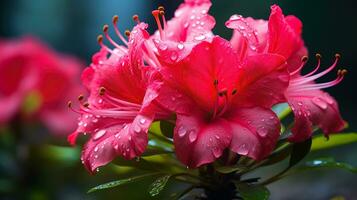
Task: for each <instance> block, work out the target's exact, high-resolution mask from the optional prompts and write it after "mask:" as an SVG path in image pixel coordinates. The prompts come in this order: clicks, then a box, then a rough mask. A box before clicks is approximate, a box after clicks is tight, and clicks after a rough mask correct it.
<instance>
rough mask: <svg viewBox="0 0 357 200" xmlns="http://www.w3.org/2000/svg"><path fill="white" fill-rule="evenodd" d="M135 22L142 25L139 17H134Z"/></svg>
mask: <svg viewBox="0 0 357 200" xmlns="http://www.w3.org/2000/svg"><path fill="white" fill-rule="evenodd" d="M133 20H134V21H135V22H137V23H140V19H139V15H133Z"/></svg>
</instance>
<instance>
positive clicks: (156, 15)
mask: <svg viewBox="0 0 357 200" xmlns="http://www.w3.org/2000/svg"><path fill="white" fill-rule="evenodd" d="M151 13H152V15H153V16H154V18H155V21H156V24H157V28H158V29H159V33H160V38H161V40H164V31H163V29H162V26H161V22H160V18H159V14H160V11H159V10H153V11H152V12H151Z"/></svg>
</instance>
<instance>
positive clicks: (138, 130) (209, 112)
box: [68, 0, 346, 172]
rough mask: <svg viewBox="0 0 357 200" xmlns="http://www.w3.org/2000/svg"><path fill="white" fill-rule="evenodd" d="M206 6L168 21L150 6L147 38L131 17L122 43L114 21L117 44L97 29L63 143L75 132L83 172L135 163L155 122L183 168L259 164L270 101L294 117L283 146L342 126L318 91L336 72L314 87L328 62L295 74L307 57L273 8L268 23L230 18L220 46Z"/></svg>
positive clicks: (271, 120) (297, 24) (275, 127)
mask: <svg viewBox="0 0 357 200" xmlns="http://www.w3.org/2000/svg"><path fill="white" fill-rule="evenodd" d="M210 6H211V2H210V1H209V0H185V2H184V3H182V4H181V5H180V7H179V8H178V9H177V10H176V12H175V16H174V17H173V19H171V20H169V21H166V19H165V11H164V8H163V7H159V8H158V9H157V10H154V11H153V12H152V14H153V16H154V17H155V20H156V22H157V26H158V31H156V32H155V33H154V34H153V35H150V34H149V33H148V32H147V31H146V29H147V26H148V25H147V24H145V23H143V22H140V20H139V18H138V16H134V20H135V21H136V22H137V25H136V26H135V27H134V28H133V29H132V31H130V32H129V31H127V32H126V35H127V36H128V40H126V38H125V37H124V36H123V35H121V33H120V31H119V30H118V28H117V23H118V17H117V16H114V18H113V27H114V30H115V32H116V34H117V36H118V38H119V39H120V40H121V42H122V43H123V45H120V44H118V43H117V42H116V41H115V40H114V39H113V38H112V37H110V35H109V34H108V28H109V26H108V25H105V26H104V28H103V33H104V34H103V35H104V36H99V37H98V42H99V44H100V46H101V49H100V51H99V52H98V53H96V54H95V55H94V56H93V61H92V63H91V65H90V66H89V67H87V68H86V69H85V70H84V72H83V74H82V81H83V84H84V85H85V86H86V88H87V89H88V90H89V92H90V96H89V97H88V99H87V100H86V101H85V100H84V99H83V98H81V99H80V107H79V109H74V108H72V109H73V110H74V111H75V112H78V113H80V114H81V117H80V120H79V123H78V128H77V130H76V131H75V132H74V133H73V134H71V135H70V136H69V138H68V139H69V142H70V143H72V144H75V141H76V138H77V136H78V134H80V133H85V134H89V136H90V138H89V140H88V141H87V143H86V144H85V147H84V149H83V152H82V158H81V159H82V162H83V163H84V165H85V166H86V168H87V169H88V170H89V171H91V172H94V171H95V170H96V169H97V168H98V167H100V166H103V165H105V164H107V163H109V162H110V161H112V160H113V159H114V158H115V157H117V156H120V157H123V158H125V159H133V158H135V157H138V156H140V155H141V154H142V153H143V152H144V151H145V148H146V146H147V143H148V129H149V127H150V125H151V124H152V122H153V121H157V120H166V121H170V122H173V123H175V128H174V136H173V142H174V145H175V153H176V155H177V158H178V159H179V160H180V161H181V162H182V163H183V164H185V165H186V166H188V167H190V168H196V167H199V166H202V165H204V164H207V163H211V162H214V161H215V160H216V159H218V158H220V157H221V156H222V154H223V152H224V151H225V150H227V149H228V150H230V151H232V152H235V153H237V154H239V155H243V156H248V157H250V158H252V159H255V160H261V159H263V158H265V157H266V156H268V155H269V154H270V153H271V152H272V150H273V149H274V148H275V145H276V142H277V140H278V138H279V136H280V130H281V127H280V121H279V118H278V117H277V116H276V114H275V113H274V112H273V111H272V106H274V105H276V104H279V103H288V104H289V105H290V107H291V109H292V110H293V113H294V115H295V118H294V119H295V121H294V125H293V127H292V129H291V132H292V133H291V136H290V138H289V139H290V141H291V142H301V141H304V140H306V139H308V138H310V137H311V135H312V132H313V130H312V129H313V127H314V126H318V127H319V128H321V129H322V130H323V132H324V133H325V134H326V136H327V135H328V134H329V133H332V132H338V131H340V130H342V129H343V128H344V126H345V122H344V121H343V119H342V118H341V117H340V114H339V110H338V105H337V103H336V101H335V100H334V99H333V98H332V97H331V96H329V95H328V94H327V93H325V92H323V91H322V90H321V89H324V88H328V87H331V86H334V85H336V84H338V83H339V82H341V81H342V79H343V77H344V75H345V73H346V70H338V72H337V78H336V79H335V80H333V81H331V82H326V83H315V80H317V79H318V78H320V77H322V76H324V75H325V74H327V73H329V72H330V71H332V70H333V69H334V68H335V67H336V65H337V62H338V61H339V59H340V56H339V55H338V54H336V58H335V62H334V63H333V64H332V65H331V66H330V67H328V68H327V69H325V70H323V71H321V72H318V70H319V68H320V58H321V56H320V55H317V56H316V57H317V61H318V64H317V67H316V68H315V69H314V70H313V71H311V72H310V73H307V74H302V73H301V70H302V68H304V66H305V64H306V62H307V57H306V55H307V49H306V47H305V46H304V42H303V39H302V38H301V32H302V23H301V21H300V20H299V19H298V18H296V17H294V16H284V15H283V13H282V10H281V9H280V7H279V6H277V5H273V6H272V7H271V14H270V17H269V20H268V21H265V20H256V19H253V18H244V17H242V16H240V15H233V16H232V17H231V18H230V19H229V20H228V21H227V22H226V24H225V25H226V27H228V28H229V29H232V30H233V37H232V38H231V40H230V41H228V40H226V39H224V38H222V37H220V36H217V35H214V34H213V33H212V29H213V27H214V26H215V19H214V18H213V17H212V16H210V15H209V14H208V10H209V8H210ZM104 38H106V39H107V41H109V43H110V44H111V45H112V46H113V47H109V46H107V45H106V44H104V42H103V41H104V40H103V39H104Z"/></svg>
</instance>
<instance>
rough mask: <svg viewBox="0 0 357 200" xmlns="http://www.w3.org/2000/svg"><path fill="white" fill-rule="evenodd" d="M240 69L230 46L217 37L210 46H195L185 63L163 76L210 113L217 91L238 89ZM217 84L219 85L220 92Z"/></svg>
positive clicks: (169, 68)
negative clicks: (215, 83) (216, 82)
mask: <svg viewBox="0 0 357 200" xmlns="http://www.w3.org/2000/svg"><path fill="white" fill-rule="evenodd" d="M202 58H210V59H202ZM238 67H239V66H238V60H237V57H236V54H235V53H234V51H233V50H232V48H231V45H230V43H229V42H228V41H226V40H224V39H222V38H220V37H215V38H214V39H213V40H212V42H211V43H209V42H202V43H200V44H198V45H197V46H195V47H194V48H193V50H192V52H191V53H190V55H189V56H188V57H187V58H186V59H184V60H183V61H182V62H179V63H176V64H173V65H167V66H164V68H163V70H162V71H161V73H162V74H163V77H164V78H165V79H167V81H168V82H169V83H171V84H172V85H174V87H175V88H177V89H178V90H180V92H182V93H183V94H185V95H186V96H188V97H191V98H192V99H193V100H194V101H195V102H196V103H197V104H199V105H200V106H201V107H202V108H203V109H206V110H211V108H212V107H213V106H214V104H215V101H216V97H217V95H218V92H217V91H220V90H223V89H225V90H228V91H232V90H233V89H234V88H235V85H236V82H237V73H238ZM215 81H218V86H217V88H216V87H215V85H214V82H215Z"/></svg>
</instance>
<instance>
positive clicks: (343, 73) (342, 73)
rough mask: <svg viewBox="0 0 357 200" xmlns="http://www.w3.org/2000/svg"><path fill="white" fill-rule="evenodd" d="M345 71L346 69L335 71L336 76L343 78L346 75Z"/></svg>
mask: <svg viewBox="0 0 357 200" xmlns="http://www.w3.org/2000/svg"><path fill="white" fill-rule="evenodd" d="M347 72H348V71H347V70H346V69H339V70H338V71H337V75H338V76H345V75H346V74H347Z"/></svg>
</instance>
